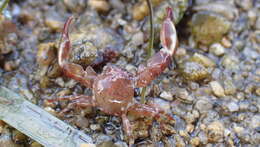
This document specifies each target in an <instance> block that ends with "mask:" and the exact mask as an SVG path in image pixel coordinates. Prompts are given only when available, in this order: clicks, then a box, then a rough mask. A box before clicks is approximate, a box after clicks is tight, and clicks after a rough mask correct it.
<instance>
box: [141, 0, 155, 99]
mask: <svg viewBox="0 0 260 147" xmlns="http://www.w3.org/2000/svg"><path fill="white" fill-rule="evenodd" d="M146 2H147V5H148V7H149V13H150V17H149V18H150V38H149V46H148V48H147V49H146V50H147V56H146V59H149V58H150V57H151V56H152V50H153V41H154V27H153V6H152V3H151V0H146ZM145 91H146V87H144V88H142V92H141V103H142V104H144V103H145Z"/></svg>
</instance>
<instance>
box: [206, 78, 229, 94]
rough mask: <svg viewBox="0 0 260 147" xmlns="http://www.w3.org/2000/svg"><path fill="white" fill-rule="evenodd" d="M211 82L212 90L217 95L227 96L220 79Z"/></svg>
mask: <svg viewBox="0 0 260 147" xmlns="http://www.w3.org/2000/svg"><path fill="white" fill-rule="evenodd" d="M209 84H210V87H211V89H212V92H213V93H214V94H215V95H216V96H217V97H224V96H225V93H224V89H223V87H222V85H221V84H220V83H219V82H218V81H211V82H210V83H209Z"/></svg>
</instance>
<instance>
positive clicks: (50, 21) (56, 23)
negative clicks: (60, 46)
mask: <svg viewBox="0 0 260 147" xmlns="http://www.w3.org/2000/svg"><path fill="white" fill-rule="evenodd" d="M44 23H45V25H46V26H47V27H49V28H50V29H51V30H52V31H53V32H60V31H61V30H62V26H63V22H62V21H60V20H58V19H55V18H51V17H47V18H46V19H45V21H44Z"/></svg>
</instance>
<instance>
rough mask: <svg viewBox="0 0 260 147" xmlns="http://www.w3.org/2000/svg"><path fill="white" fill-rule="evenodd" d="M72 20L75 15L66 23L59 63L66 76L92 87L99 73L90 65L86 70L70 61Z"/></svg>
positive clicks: (59, 52)
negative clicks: (70, 27)
mask: <svg viewBox="0 0 260 147" xmlns="http://www.w3.org/2000/svg"><path fill="white" fill-rule="evenodd" d="M72 20H73V17H72V16H71V17H70V18H69V19H68V20H67V22H66V23H65V24H64V28H63V32H62V37H61V43H60V47H59V51H58V63H59V66H60V67H61V68H62V70H63V72H64V74H65V75H66V76H68V77H70V78H73V79H74V80H76V81H78V82H80V83H81V84H83V85H84V86H86V87H89V88H91V87H92V84H93V81H94V79H95V78H96V75H97V74H96V72H95V71H94V70H93V69H92V67H90V66H88V67H87V68H86V70H84V69H83V68H82V66H80V65H78V64H74V63H69V62H68V60H69V55H70V50H71V45H70V40H69V34H68V32H69V26H70V24H71V22H72Z"/></svg>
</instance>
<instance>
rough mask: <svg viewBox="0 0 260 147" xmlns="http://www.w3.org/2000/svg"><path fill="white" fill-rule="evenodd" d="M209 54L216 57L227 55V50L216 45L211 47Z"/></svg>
mask: <svg viewBox="0 0 260 147" xmlns="http://www.w3.org/2000/svg"><path fill="white" fill-rule="evenodd" d="M209 52H211V53H212V54H214V55H216V56H222V55H224V53H225V48H224V47H223V46H222V45H221V44H219V43H214V44H212V45H211V46H210V48H209Z"/></svg>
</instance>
